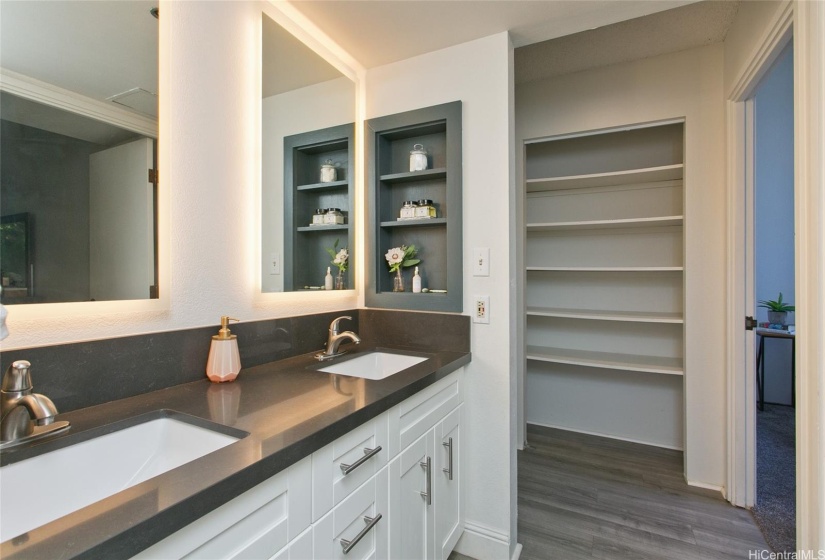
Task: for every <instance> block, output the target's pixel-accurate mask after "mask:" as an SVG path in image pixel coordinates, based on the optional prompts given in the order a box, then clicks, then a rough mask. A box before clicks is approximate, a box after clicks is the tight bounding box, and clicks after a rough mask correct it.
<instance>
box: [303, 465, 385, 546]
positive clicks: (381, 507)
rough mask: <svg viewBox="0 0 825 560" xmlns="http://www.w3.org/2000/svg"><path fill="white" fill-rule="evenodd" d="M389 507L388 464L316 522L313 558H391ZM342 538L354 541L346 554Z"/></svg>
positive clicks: (313, 530)
mask: <svg viewBox="0 0 825 560" xmlns="http://www.w3.org/2000/svg"><path fill="white" fill-rule="evenodd" d="M388 510H389V481H388V473H387V468H386V467H385V468H383V469H381V470H380V471H379V472H378V473H377V474H376V475H375V476H373V477H372V478H371V479H369V480H368V481H367V482H366V483H365V484H364V485H363V486H361V487H360V488H358V489H357V490H355V491H354V492H352V493H351V494H350V495H349V496H348V497H347V498H346V499H344V500H343V501H342V502H341V503H340V504H338V505H337V506H335V507H334V508H333V510H332V511H330V512H329V513H328V514H326V515H325V516H324V517H322V518H321V519H320V521H318V522H317V523H315V525H313V527H312V533H313V535H312V536H313V541H314V550H313V554H314V556H313V557H314V558H323V559H325V560H333V559H338V560H344V559H346V560H366V559H370V560H379V559H384V558H388V557H389V521H390V520H389V511H388ZM379 516H380V518H379ZM359 535H361V538H360V540H358V536H359ZM342 539H345V540H347V541H350V543H351V549H350V550H349V551H348V552H346V553H345V552H344V546H343V544H342V542H341V541H342ZM355 541H358V542H357V543H356V542H355Z"/></svg>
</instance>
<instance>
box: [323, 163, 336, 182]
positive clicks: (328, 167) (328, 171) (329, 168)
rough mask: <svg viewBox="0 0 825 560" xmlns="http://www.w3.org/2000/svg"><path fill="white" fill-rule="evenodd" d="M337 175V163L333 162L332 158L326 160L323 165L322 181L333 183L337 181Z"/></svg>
mask: <svg viewBox="0 0 825 560" xmlns="http://www.w3.org/2000/svg"><path fill="white" fill-rule="evenodd" d="M335 175H336V173H335V164H334V163H332V160H331V159H328V160H326V161H325V162H324V165H322V166H321V182H322V183H332V182H333V181H335Z"/></svg>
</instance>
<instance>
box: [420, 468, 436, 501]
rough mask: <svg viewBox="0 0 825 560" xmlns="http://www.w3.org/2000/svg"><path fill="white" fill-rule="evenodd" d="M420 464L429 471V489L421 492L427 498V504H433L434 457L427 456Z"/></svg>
mask: <svg viewBox="0 0 825 560" xmlns="http://www.w3.org/2000/svg"><path fill="white" fill-rule="evenodd" d="M418 464H419V465H421V467H422V468H423V469H425V470H426V471H427V491H426V492H419V494H421V497H422V498H424V499H425V500H427V505H428V506H431V505H433V459H432V457H427V459H426V460H425V461H421V462H420V463H418Z"/></svg>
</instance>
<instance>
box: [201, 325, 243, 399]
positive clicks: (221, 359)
mask: <svg viewBox="0 0 825 560" xmlns="http://www.w3.org/2000/svg"><path fill="white" fill-rule="evenodd" d="M237 320H238V319H233V318H232V317H227V316H226V315H224V316H223V317H221V330H219V331H218V334H216V335H215V336H213V337H212V346H211V347H210V348H209V359H208V360H207V361H206V376H207V377H208V378H209V380H210V381H212V382H214V383H223V382H224V381H235V378H236V377H238V373H240V371H241V355H240V353H239V352H238V337H237V336H235V335H234V334H232V333H231V332H230V331H229V321H237Z"/></svg>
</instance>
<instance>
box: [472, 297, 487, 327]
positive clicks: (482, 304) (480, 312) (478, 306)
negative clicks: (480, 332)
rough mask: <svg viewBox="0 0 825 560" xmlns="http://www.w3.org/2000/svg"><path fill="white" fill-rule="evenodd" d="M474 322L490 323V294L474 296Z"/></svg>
mask: <svg viewBox="0 0 825 560" xmlns="http://www.w3.org/2000/svg"><path fill="white" fill-rule="evenodd" d="M473 323H485V324H489V323H490V296H475V297H474V298H473Z"/></svg>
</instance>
